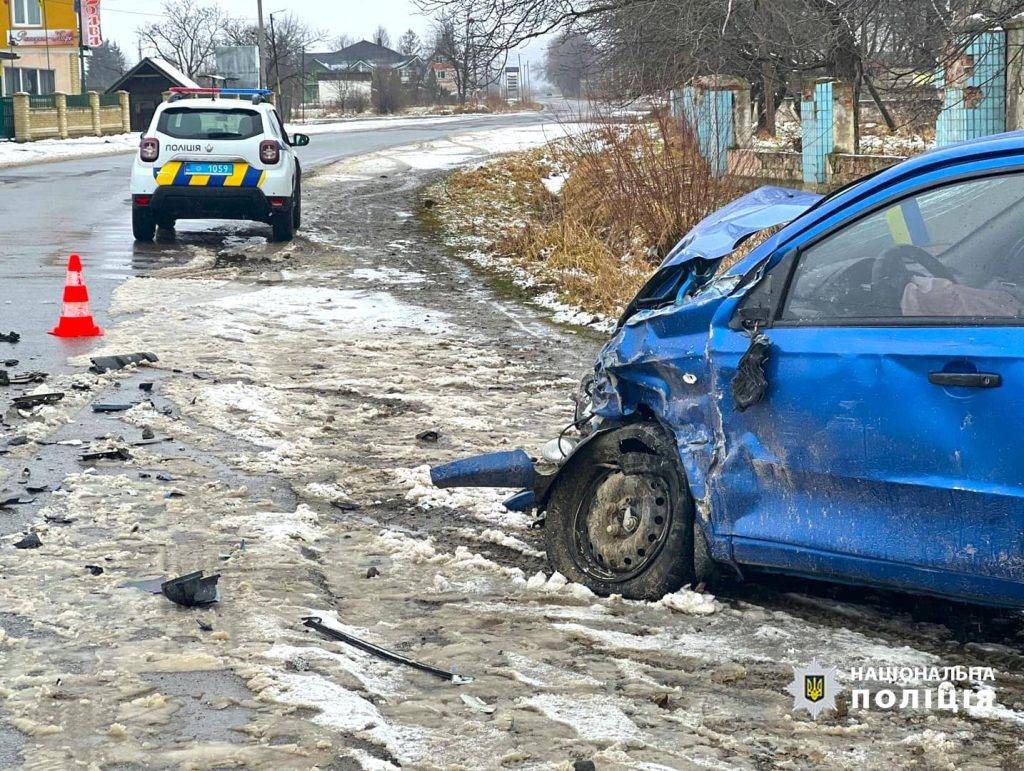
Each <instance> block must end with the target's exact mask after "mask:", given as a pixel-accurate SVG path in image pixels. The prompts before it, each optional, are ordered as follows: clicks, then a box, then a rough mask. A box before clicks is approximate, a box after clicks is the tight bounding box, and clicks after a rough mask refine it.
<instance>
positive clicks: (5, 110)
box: [0, 96, 14, 139]
mask: <svg viewBox="0 0 1024 771" xmlns="http://www.w3.org/2000/svg"><path fill="white" fill-rule="evenodd" d="M13 138H14V97H13V96H3V97H0V139H13Z"/></svg>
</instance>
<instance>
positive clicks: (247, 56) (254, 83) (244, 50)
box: [214, 46, 260, 88]
mask: <svg viewBox="0 0 1024 771" xmlns="http://www.w3.org/2000/svg"><path fill="white" fill-rule="evenodd" d="M214 56H215V57H216V60H217V73H216V74H218V75H220V76H221V77H223V78H226V79H227V83H226V85H227V86H228V87H230V88H259V87H260V49H259V47H257V46H218V47H217V48H216V50H215V51H214Z"/></svg>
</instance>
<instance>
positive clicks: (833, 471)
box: [709, 171, 1024, 602]
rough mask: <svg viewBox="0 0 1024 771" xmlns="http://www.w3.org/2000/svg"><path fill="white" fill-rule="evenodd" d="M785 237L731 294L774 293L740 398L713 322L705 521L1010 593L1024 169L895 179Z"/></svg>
mask: <svg viewBox="0 0 1024 771" xmlns="http://www.w3.org/2000/svg"><path fill="white" fill-rule="evenodd" d="M790 246H793V245H792V244H791V245H790ZM797 247H798V248H797V249H795V250H794V251H791V252H790V253H789V256H788V258H787V259H786V260H783V261H782V262H780V263H779V264H778V265H776V266H775V267H774V268H773V269H772V271H771V273H770V278H769V279H768V280H767V281H764V282H761V284H759V285H758V286H757V287H756V288H755V289H753V290H752V291H751V292H750V293H749V296H748V297H747V298H745V299H744V300H743V301H742V303H741V306H740V310H742V307H743V305H750V304H751V303H755V302H760V301H761V300H758V299H757V297H756V293H757V292H761V293H762V295H764V296H768V295H770V301H769V302H768V305H770V317H769V318H768V319H767V320H766V321H765V322H764V323H765V325H766V326H765V328H764V330H763V331H764V332H765V333H766V334H767V336H768V338H769V340H770V343H771V347H770V349H769V354H768V359H767V362H766V364H765V365H764V373H765V376H766V379H767V382H768V388H767V391H766V392H765V395H764V397H763V399H762V400H761V401H760V402H759V403H757V404H755V405H754V406H752V407H750V408H749V409H746V410H743V411H741V410H740V409H738V408H737V407H736V404H735V403H734V402H733V400H732V398H731V397H730V395H729V394H730V388H731V385H732V381H733V379H734V378H735V374H736V370H737V366H738V364H739V361H740V359H741V357H742V356H743V354H744V353H745V352H746V350H747V348H748V346H749V343H750V340H749V336H748V332H745V331H744V330H742V329H738V328H736V327H737V325H736V324H735V321H733V323H732V326H731V327H730V326H728V325H727V324H726V323H725V322H726V321H727V320H724V319H718V318H716V325H715V326H716V328H715V330H714V334H713V336H712V340H711V343H710V348H709V353H710V356H711V358H712V363H713V364H714V369H715V371H716V377H717V384H716V385H717V388H718V390H719V393H720V394H721V397H720V399H719V404H720V416H721V421H722V425H721V429H722V437H723V447H722V451H721V452H720V453H719V461H718V462H719V464H720V467H719V473H718V474H717V475H716V477H715V482H714V485H713V495H714V510H715V512H716V523H715V529H716V532H717V534H718V535H728V536H730V537H731V540H732V547H733V553H734V555H735V557H736V559H737V560H738V561H740V562H746V563H751V564H757V565H764V566H767V567H773V568H778V569H783V570H792V571H798V572H803V573H809V574H810V573H813V574H825V575H831V576H833V577H836V578H839V579H849V580H855V581H867V582H873V583H879V584H887V585H894V586H905V587H913V588H916V589H923V590H926V591H934V592H937V593H941V594H950V595H959V596H964V597H972V598H975V599H983V600H990V601H995V602H1003V601H1007V602H1013V601H1017V602H1019V601H1021V600H1022V599H1024V419H1022V417H1021V409H1022V405H1024V398H1022V397H1024V326H1022V325H1024V173H1022V172H1019V171H1012V172H1009V173H999V174H988V175H987V176H973V177H971V176H963V177H959V178H956V179H953V180H947V181H946V182H945V183H942V184H938V185H933V186H931V187H928V188H923V189H917V190H910V191H905V192H903V193H901V194H898V195H894V196H893V197H892V198H890V199H888V200H884V201H882V202H880V203H879V204H878V205H876V206H873V207H871V208H869V209H867V210H865V211H863V212H862V213H860V214H858V215H857V216H856V217H854V218H851V219H848V220H846V221H844V222H841V223H839V224H838V225H837V226H835V227H832V228H831V229H830V230H827V231H825V232H823V233H817V234H815V235H814V236H813V238H811V239H810V240H808V241H806V242H805V243H803V244H797ZM769 286H770V287H771V289H770V291H769V290H767V289H766V287H769ZM762 299H763V298H762ZM734 315H737V314H735V313H734ZM757 315H758V314H748V321H749V318H754V317H756V316H757ZM720 321H722V322H723V323H719V322H720Z"/></svg>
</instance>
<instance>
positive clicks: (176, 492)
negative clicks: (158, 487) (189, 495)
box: [164, 489, 185, 498]
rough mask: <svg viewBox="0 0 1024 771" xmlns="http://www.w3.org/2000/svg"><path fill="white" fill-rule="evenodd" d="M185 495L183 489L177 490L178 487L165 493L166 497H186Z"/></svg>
mask: <svg viewBox="0 0 1024 771" xmlns="http://www.w3.org/2000/svg"><path fill="white" fill-rule="evenodd" d="M184 497H185V493H183V492H182V491H181V490H177V489H175V490H168V491H167V492H166V493H165V494H164V498H184Z"/></svg>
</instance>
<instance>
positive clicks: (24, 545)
mask: <svg viewBox="0 0 1024 771" xmlns="http://www.w3.org/2000/svg"><path fill="white" fill-rule="evenodd" d="M42 545H43V542H42V541H40V540H39V536H38V535H36V534H35V533H34V532H33V533H28V534H27V535H26V536H25V537H24V538H22V539H21V540H20V541H18V542H17V543H16V544H14V548H15V549H38V548H39V547H40V546H42Z"/></svg>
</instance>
